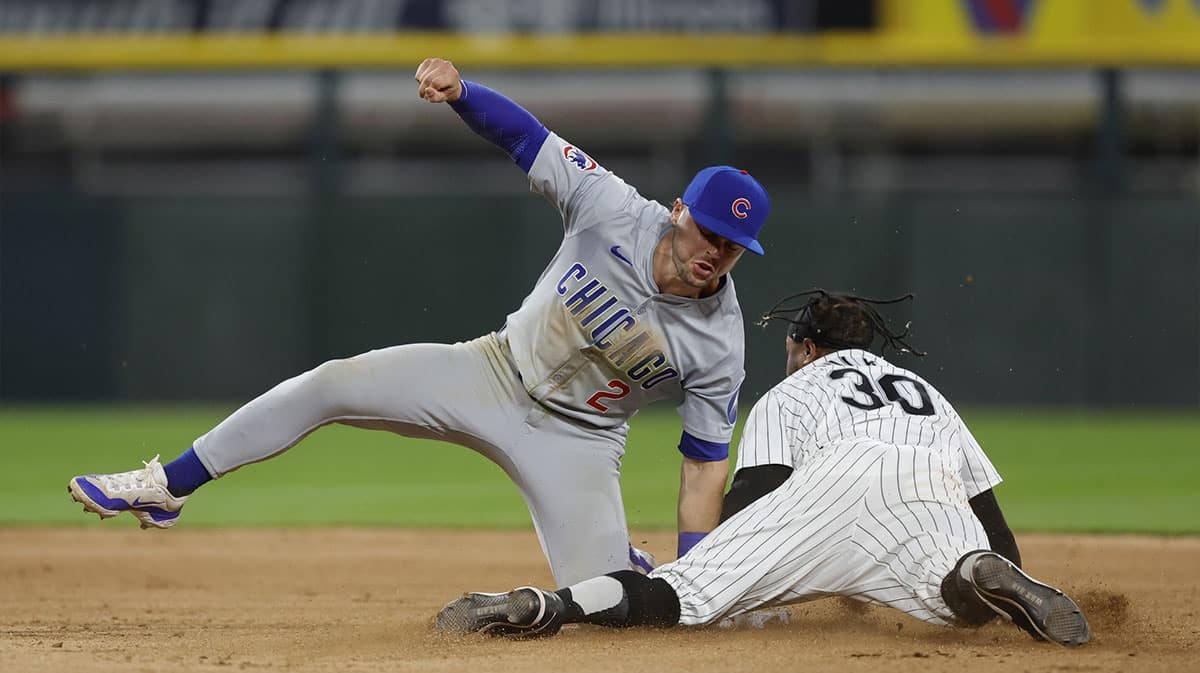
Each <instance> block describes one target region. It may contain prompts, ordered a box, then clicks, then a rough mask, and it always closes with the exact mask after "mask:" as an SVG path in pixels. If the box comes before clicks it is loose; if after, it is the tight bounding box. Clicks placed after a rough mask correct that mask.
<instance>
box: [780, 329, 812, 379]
mask: <svg viewBox="0 0 1200 673" xmlns="http://www.w3.org/2000/svg"><path fill="white" fill-rule="evenodd" d="M784 340H785V341H784V346H785V347H786V348H787V375H788V376H791V375H792V374H795V373H796V372H797V371H799V370H800V368H801V367H803V366H804V365H806V364H808V363H810V362H812V361H813V355H814V353H813V352H812V349H811V348H810V347H809V343H811V342H810V341H808V340H807V339H806V340H804V341H799V342H798V341H795V340H794V339H792V337H790V336H787V337H784Z"/></svg>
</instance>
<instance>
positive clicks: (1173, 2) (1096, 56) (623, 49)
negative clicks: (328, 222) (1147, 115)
mask: <svg viewBox="0 0 1200 673" xmlns="http://www.w3.org/2000/svg"><path fill="white" fill-rule="evenodd" d="M969 1H970V0H879V2H880V5H879V7H880V28H879V30H877V31H873V32H864V33H812V34H793V33H770V34H716V35H714V34H677V33H671V34H656V33H622V34H614V33H584V34H555V35H528V34H525V35H511V34H470V35H467V34H461V33H459V34H452V33H440V32H418V31H412V32H398V33H391V34H369V35H337V34H305V35H300V34H291V33H276V34H267V33H209V34H199V35H190V34H184V35H178V34H177V35H166V36H164V35H161V34H160V35H136V34H130V35H120V34H115V35H114V34H106V35H97V34H70V33H65V34H64V33H58V34H53V35H26V34H8V35H0V72H4V71H22V70H56V69H73V70H102V69H137V68H146V69H187V68H204V69H212V68H361V67H404V68H410V67H412V64H413V63H416V62H419V61H420V59H422V58H424V57H426V56H428V55H429V54H441V55H443V56H446V57H448V58H452V59H454V60H456V61H458V62H460V63H461V64H463V65H469V66H472V67H526V68H528V67H549V68H554V67H566V68H578V67H605V68H612V67H673V66H686V67H735V68H736V67H803V66H829V67H893V66H896V67H907V66H931V67H954V66H967V67H971V66H997V67H1056V66H1115V67H1120V66H1174V67H1200V2H1198V1H1197V0H1030V3H1029V4H1028V7H1027V15H1026V17H1025V21H1024V22H1023V23H1022V25H1021V29H1020V30H1018V31H1016V32H1014V33H988V32H985V31H981V30H978V29H977V27H976V26H975V24H974V22H973V20H972V18H971V16H972V15H971V10H970V7H969V5H968V3H969ZM1014 2H1015V0H1014Z"/></svg>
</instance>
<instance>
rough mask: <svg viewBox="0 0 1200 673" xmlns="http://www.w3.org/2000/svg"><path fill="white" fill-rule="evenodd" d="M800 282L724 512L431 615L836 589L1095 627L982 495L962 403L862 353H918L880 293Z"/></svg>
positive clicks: (782, 600)
mask: <svg viewBox="0 0 1200 673" xmlns="http://www.w3.org/2000/svg"><path fill="white" fill-rule="evenodd" d="M804 295H807V296H808V297H809V299H808V301H807V302H806V303H805V304H804V305H803V306H802V307H800V308H799V310H798V312H797V309H796V308H792V309H776V310H773V311H772V312H770V313H768V314H767V318H768V319H771V318H782V317H785V316H786V319H788V320H789V322H790V323H791V327H790V329H789V332H788V336H787V340H786V346H787V373H788V376H787V378H785V379H784V380H783V381H782V382H781V383H779V384H778V385H776V386H775V387H774V388H772V389H771V390H770V391H769V392H768V393H767V394H766V395H765V396H763V398H762V399H760V400H759V401H758V402H757V403H756V404H755V405H754V407H753V409H752V410H751V412H750V415H749V417H748V418H747V420H746V425H745V428H744V430H743V434H742V440H741V443H740V444H739V446H738V459H737V471H736V472H735V474H734V480H733V483H732V486H731V488H730V491H729V493H728V494H727V495H726V497H725V506H724V512H723V514H722V520H723V522H722V523H721V525H720V526H718V527H717V528H716V529H715V530H713V531H712V533H711V534H709V535H708V536H707V537H705V538H704V539H703V540H701V541H700V542H699V543H698V544H697V545H696V546H695V547H694V548H692V550H691V551H690V552H689V553H688V554H686V555H685V556H683V557H682V558H680V559H678V560H676V561H675V562H673V563H667V564H665V565H663V566H660V567H658V568H656V569H655V570H653V571H652V572H651V573H650V574H649V576H643V575H635V574H633V573H629V572H628V571H619V572H614V573H610V574H608V575H605V576H603V577H597V578H593V579H590V580H587V581H584V582H581V583H579V584H575V585H572V586H570V587H568V588H565V589H561V590H559V591H558V592H549V591H542V590H540V589H536V588H532V587H522V588H519V589H516V590H514V591H511V592H508V593H503V594H481V593H472V594H467V595H466V596H464V597H462V598H460V599H457V600H455V601H453V602H451V603H450V604H448V605H447V606H446V607H445V608H444V609H443V610H442V612H441V613H440V614H439V615H438V619H437V626H438V628H440V629H442V630H445V631H450V632H459V633H462V632H472V631H482V632H486V633H490V634H494V635H504V636H509V637H518V638H519V637H531V636H540V635H550V634H553V633H555V632H556V631H557V630H558V629H559V628H560V627H561V626H562V624H564V623H571V622H589V623H596V624H605V625H610V626H633V625H656V626H669V625H675V624H684V625H699V624H712V623H715V622H716V621H718V620H721V619H723V618H726V617H731V616H736V615H740V614H743V613H746V612H747V611H750V610H754V609H757V608H760V607H763V606H772V605H782V604H787V603H796V602H802V601H810V600H815V599H818V598H822V597H825V596H831V595H841V596H847V597H850V598H853V599H856V600H859V601H863V602H866V603H872V604H875V605H884V606H890V607H892V608H895V609H897V610H901V611H903V612H905V613H907V614H910V615H912V616H914V617H916V618H918V619H921V620H924V621H926V622H930V623H933V624H940V625H957V626H971V625H979V624H982V623H984V622H987V621H989V620H991V619H993V618H994V617H996V615H1000V616H1002V617H1004V618H1007V619H1010V620H1012V621H1013V622H1014V623H1015V624H1016V625H1017V626H1019V627H1021V628H1022V629H1024V630H1026V631H1027V632H1029V633H1030V634H1032V635H1033V636H1034V637H1035V638H1039V639H1046V640H1049V641H1051V642H1055V643H1059V644H1062V645H1068V646H1073V645H1080V644H1082V643H1084V642H1087V640H1088V638H1089V629H1088V623H1087V620H1086V619H1085V617H1084V616H1083V614H1082V612H1081V611H1080V609H1079V607H1078V606H1077V605H1076V604H1075V602H1074V601H1072V600H1071V599H1070V598H1068V597H1067V596H1066V595H1064V594H1063V593H1062V592H1061V591H1059V590H1058V589H1055V588H1053V587H1051V586H1048V585H1046V584H1043V583H1041V582H1039V581H1037V580H1035V579H1033V578H1031V577H1030V576H1029V575H1027V574H1025V573H1024V572H1023V571H1022V570H1021V569H1020V554H1019V552H1018V550H1017V546H1016V541H1015V540H1014V538H1013V535H1012V532H1011V531H1010V530H1009V528H1008V525H1007V524H1006V523H1005V521H1004V517H1003V515H1002V514H1001V512H1000V509H999V506H998V505H997V504H996V500H995V496H994V495H993V494H992V488H993V487H994V486H995V485H997V484H999V483H1000V476H999V474H997V472H996V469H995V468H994V467H993V466H992V464H991V462H990V461H989V460H988V458H987V456H986V455H985V454H984V453H983V450H982V449H981V448H980V446H979V444H978V443H977V442H976V441H975V439H974V437H972V436H971V433H970V431H968V430H967V428H966V426H965V425H964V424H963V421H962V419H961V418H960V417H959V416H958V414H957V413H956V412H955V411H954V408H953V407H951V406H950V403H949V402H947V401H946V399H945V398H944V397H942V396H941V395H940V394H939V393H938V392H937V390H935V389H934V388H933V386H931V385H929V383H928V382H926V381H925V380H924V379H922V378H921V377H919V376H917V375H916V374H914V373H913V372H910V371H908V370H906V369H902V368H900V367H897V366H895V365H893V364H891V363H889V362H888V361H887V360H884V359H883V358H882V357H880V356H878V355H875V354H873V353H871V352H870V348H871V345H872V344H873V343H874V342H875V340H876V339H877V338H882V339H883V341H884V343H885V344H886V345H887V346H891V347H894V348H897V349H899V350H904V351H909V352H913V351H912V349H911V347H910V346H909V345H908V344H907V343H906V342H905V341H904V337H905V334H895V333H893V332H892V331H890V330H889V328H888V327H887V325H886V323H885V322H884V320H883V319H882V318H881V317H880V315H879V314H878V312H877V311H876V310H875V309H874V307H873V306H872V304H874V303H889V302H877V301H875V300H869V299H864V298H860V297H854V296H849V295H833V294H829V293H827V292H825V291H823V290H816V291H812V292H810V293H803V294H802V295H797V296H804ZM909 296H910V297H911V295H909ZM905 298H907V297H905ZM789 299H790V298H789ZM902 299H903V298H902ZM890 301H898V300H890ZM793 316H794V317H793Z"/></svg>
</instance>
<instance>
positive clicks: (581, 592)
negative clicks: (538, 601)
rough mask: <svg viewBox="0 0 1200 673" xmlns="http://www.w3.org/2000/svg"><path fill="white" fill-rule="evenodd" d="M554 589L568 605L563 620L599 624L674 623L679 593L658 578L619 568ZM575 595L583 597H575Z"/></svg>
mask: <svg viewBox="0 0 1200 673" xmlns="http://www.w3.org/2000/svg"><path fill="white" fill-rule="evenodd" d="M555 593H557V594H558V596H559V598H561V599H562V600H563V604H564V605H566V606H567V614H566V620H565V623H567V624H571V623H585V624H600V625H601V626H675V625H676V624H678V623H679V597H678V596H677V595H676V594H675V590H674V589H673V588H671V585H670V584H667V582H666V581H665V580H662V579H660V578H654V579H651V578H649V577H646V576H645V575H642V574H641V573H637V572H634V571H632V570H618V571H617V572H614V573H609V574H607V575H604V576H602V577H595V578H592V579H590V580H585V581H583V582H580V583H579V584H575V585H572V586H571V587H567V588H565V589H559V590H558V591H556V592H555ZM577 594H578V598H579V599H581V600H582V604H581V602H580V600H576V598H577Z"/></svg>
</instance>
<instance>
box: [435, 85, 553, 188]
mask: <svg viewBox="0 0 1200 673" xmlns="http://www.w3.org/2000/svg"><path fill="white" fill-rule="evenodd" d="M450 107H451V108H452V109H453V110H454V111H455V112H457V113H458V116H459V117H462V119H463V121H464V122H466V123H467V126H469V127H471V130H472V131H474V132H476V133H478V134H479V135H481V136H483V137H484V138H487V139H488V140H490V141H492V143H493V144H495V145H496V146H497V147H499V148H500V149H502V150H504V151H505V153H507V154H508V156H509V157H510V158H512V160H513V161H515V162H516V164H517V165H518V166H520V167H521V170H523V171H525V172H526V173H528V172H529V169H531V168H532V167H533V160H534V159H536V158H537V155H538V151H539V150H541V149H542V144H543V143H545V142H546V138H547V137H548V136H549V135H550V131H549V130H547V129H546V127H545V126H543V125H542V123H541V122H540V121H538V119H537V117H534V116H533V115H532V114H530V113H529V111H528V110H526V109H525V108H523V107H521V106H520V105H517V104H516V102H514V101H513V100H512V99H510V98H508V97H507V96H505V95H504V94H502V93H500V92H498V91H493V90H492V89H489V88H487V87H486V86H484V85H482V84H479V83H477V82H469V81H467V80H465V79H464V80H463V81H462V96H460V97H459V99H458V100H456V101H454V102H453V103H450Z"/></svg>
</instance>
